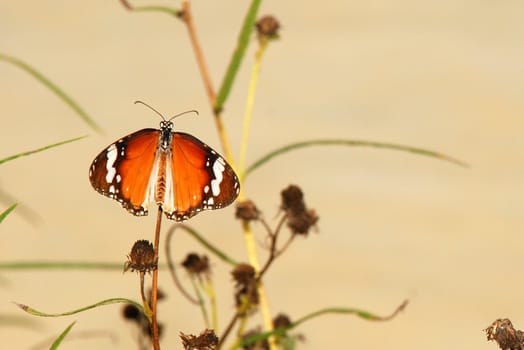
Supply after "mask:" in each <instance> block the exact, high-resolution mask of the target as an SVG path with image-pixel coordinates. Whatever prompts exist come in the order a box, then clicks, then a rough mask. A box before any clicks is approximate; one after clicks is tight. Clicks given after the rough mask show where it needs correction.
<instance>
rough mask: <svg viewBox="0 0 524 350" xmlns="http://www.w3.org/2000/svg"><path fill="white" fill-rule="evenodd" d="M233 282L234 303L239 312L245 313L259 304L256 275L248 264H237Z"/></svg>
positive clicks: (233, 273)
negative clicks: (234, 290) (234, 288)
mask: <svg viewBox="0 0 524 350" xmlns="http://www.w3.org/2000/svg"><path fill="white" fill-rule="evenodd" d="M231 274H232V275H233V279H234V280H235V287H236V292H235V301H236V305H237V308H239V311H241V312H247V311H249V310H252V308H253V307H254V306H256V305H258V303H259V296H258V291H257V280H256V273H255V269H254V268H253V266H251V265H249V264H238V265H237V266H236V267H235V269H234V270H233V272H232V273H231Z"/></svg>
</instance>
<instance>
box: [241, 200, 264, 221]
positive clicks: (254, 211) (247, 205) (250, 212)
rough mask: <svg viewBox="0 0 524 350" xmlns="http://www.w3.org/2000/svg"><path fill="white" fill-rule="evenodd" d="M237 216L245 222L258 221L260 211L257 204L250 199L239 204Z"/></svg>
mask: <svg viewBox="0 0 524 350" xmlns="http://www.w3.org/2000/svg"><path fill="white" fill-rule="evenodd" d="M235 216H236V218H237V219H241V220H244V221H252V220H258V218H259V217H260V211H259V210H258V208H257V207H256V205H255V203H254V202H253V201H252V200H250V199H248V200H245V201H243V202H239V203H238V204H237V211H236V213H235Z"/></svg>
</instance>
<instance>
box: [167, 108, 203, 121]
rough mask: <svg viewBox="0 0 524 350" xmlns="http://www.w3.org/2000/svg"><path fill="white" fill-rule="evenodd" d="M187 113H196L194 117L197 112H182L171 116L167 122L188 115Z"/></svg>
mask: <svg viewBox="0 0 524 350" xmlns="http://www.w3.org/2000/svg"><path fill="white" fill-rule="evenodd" d="M188 113H196V115H198V111H197V110H194V109H192V110H189V111H185V112H182V113H178V114H176V115H174V116H172V117H171V118H169V120H168V121H171V120H173V119H175V118H176V117H180V116H181V115H184V114H188Z"/></svg>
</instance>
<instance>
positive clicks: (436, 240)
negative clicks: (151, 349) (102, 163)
mask: <svg viewBox="0 0 524 350" xmlns="http://www.w3.org/2000/svg"><path fill="white" fill-rule="evenodd" d="M134 4H138V5H140V4H142V5H144V4H151V3H150V2H146V1H143V2H134ZM154 4H164V5H173V6H179V3H178V2H171V1H169V2H158V3H157V2H154ZM247 6H248V3H247V2H245V1H230V0H226V1H219V2H217V1H206V2H194V4H193V10H194V17H195V21H196V25H197V30H198V34H199V35H200V38H201V43H202V46H203V50H204V53H205V56H206V59H207V61H208V63H209V69H210V71H211V74H212V78H213V81H214V84H215V88H218V86H219V85H220V82H221V80H222V77H223V75H224V72H225V66H226V64H227V62H228V61H229V59H230V56H231V54H232V50H233V48H234V46H235V43H236V39H237V34H238V29H239V27H240V24H241V22H242V20H243V15H244V13H245V11H246V9H247ZM523 11H524V5H523V4H522V2H521V1H516V0H508V1H498V2H482V1H460V2H457V1H450V0H441V1H429V2H428V1H426V2H420V1H409V0H400V1H395V2H391V1H383V0H377V1H365V2H349V1H341V0H333V1H326V2H323V3H316V2H282V1H273V0H268V1H265V2H264V3H263V4H262V8H261V11H260V13H261V14H273V15H275V16H276V17H277V18H278V19H279V20H280V21H281V23H282V30H281V40H279V41H277V42H274V43H272V44H271V45H270V47H269V49H268V52H267V54H266V56H265V58H264V61H263V64H262V70H261V77H260V82H259V86H258V92H257V95H256V101H255V109H254V116H253V117H254V120H253V125H252V133H251V137H250V144H249V150H248V151H249V160H250V161H253V160H255V159H257V158H258V157H260V156H262V155H263V154H265V153H266V152H267V151H269V150H272V149H274V148H276V147H278V146H282V145H285V144H288V143H290V142H295V141H300V140H307V139H312V138H350V139H365V140H375V141H383V142H392V143H401V144H407V145H412V146H418V147H424V148H428V149H433V150H437V151H440V152H444V153H446V154H449V155H452V156H454V157H457V158H459V159H461V160H463V161H465V162H467V163H468V164H469V165H470V167H469V168H468V169H464V168H461V167H458V166H455V165H452V164H450V163H446V162H443V161H439V160H435V159H431V158H427V157H422V156H417V155H412V154H405V153H401V152H395V151H388V150H375V149H367V148H350V147H318V148H312V149H307V150H302V151H298V152H295V153H291V154H288V155H285V156H282V157H280V158H278V159H276V160H274V161H273V162H271V163H270V164H268V165H266V166H265V167H263V168H261V169H260V170H259V171H257V172H256V173H254V174H253V175H252V176H251V177H250V178H249V179H248V182H247V183H246V186H245V190H246V193H247V195H248V196H249V197H250V198H252V199H253V200H255V201H256V203H257V204H258V206H259V208H260V209H261V210H263V211H264V213H265V216H266V218H267V219H268V220H269V221H270V222H271V223H273V224H274V222H275V221H274V218H275V216H276V215H277V213H278V205H279V193H280V190H281V189H283V188H284V187H286V186H287V185H288V184H290V183H295V184H298V185H300V186H301V187H302V188H303V190H304V192H305V196H306V202H307V204H308V205H309V206H310V207H313V208H315V209H316V210H317V212H318V214H319V215H320V221H319V223H318V232H317V233H313V234H310V236H309V237H307V239H298V240H296V242H294V244H293V245H292V246H291V247H290V249H289V250H288V252H286V253H285V254H284V255H283V256H282V258H281V259H279V260H277V262H276V263H275V265H274V266H273V268H272V269H271V270H270V271H269V273H268V274H267V279H266V285H267V293H268V298H269V302H270V305H271V309H272V312H273V313H274V314H276V313H278V312H285V313H287V314H288V315H289V316H290V317H291V318H294V319H296V318H298V317H301V316H303V315H305V314H307V313H309V312H311V311H314V310H317V309H320V308H323V307H327V306H351V307H359V308H362V309H365V310H369V311H372V312H375V313H378V314H382V315H386V314H389V313H390V312H392V311H393V310H394V309H395V307H396V306H397V305H399V304H400V303H401V302H402V301H403V300H404V299H406V298H408V299H409V300H410V304H409V306H408V308H407V309H406V310H405V312H403V313H402V314H400V315H399V316H398V317H397V318H395V319H394V320H392V321H390V322H386V323H373V322H367V321H364V320H361V319H358V318H355V317H352V316H334V315H330V316H325V317H322V318H317V319H314V320H313V321H310V322H308V323H305V324H304V325H303V326H302V327H300V328H299V329H298V330H296V332H295V333H302V334H303V335H304V336H305V339H306V340H305V342H304V343H302V344H301V345H300V348H301V349H310V350H312V349H328V348H337V349H342V348H344V349H345V348H362V347H365V348H366V349H383V348H384V347H387V348H391V349H404V350H409V349H476V350H478V349H496V345H495V344H491V343H487V342H486V340H485V335H484V333H483V332H482V330H483V329H484V328H486V327H487V326H488V325H489V324H490V323H491V322H492V321H494V320H495V319H496V318H499V317H508V318H510V319H511V320H512V321H513V322H514V324H515V325H516V327H517V328H524V306H522V293H521V290H522V287H523V282H522V278H520V277H519V276H520V266H521V262H522V256H523V255H524V252H523V247H522V246H523V240H522V237H521V236H522V233H523V228H524V225H523V222H524V218H523V215H522V214H523V209H524V205H523V195H524V186H523V178H524V176H523V175H524V163H523V162H522V156H523V154H524V153H523V149H524V141H523V138H522V132H523V130H524V118H523V114H524V99H523V91H524V90H523V86H524V64H523V62H524V44H523V40H522V38H523V37H524V21H523V20H522V13H524V12H523ZM252 42H253V43H252V45H251V46H250V49H249V52H248V58H247V59H246V61H245V62H244V64H243V66H242V70H241V73H240V75H239V77H238V79H237V81H236V84H235V86H234V89H233V92H232V95H231V97H230V99H229V100H228V102H227V104H226V106H225V109H224V114H223V115H224V122H225V124H226V126H227V128H228V132H229V135H230V137H231V142H232V145H233V147H234V150H235V153H236V156H238V145H239V143H240V133H241V128H242V125H241V124H242V115H243V112H244V108H245V97H246V91H247V85H248V77H249V72H250V69H251V64H252V62H253V59H252V57H253V55H254V49H255V47H256V45H255V44H256V41H255V38H253V39H252ZM0 52H2V53H4V54H10V55H13V56H16V57H18V58H20V59H22V60H24V61H26V62H28V63H30V64H31V65H33V66H34V67H35V68H37V69H39V70H40V71H41V72H43V73H44V74H45V75H47V76H48V77H49V78H51V79H52V80H53V81H54V82H56V83H57V84H58V85H59V86H60V87H62V88H63V89H64V90H65V91H67V92H68V93H69V94H71V95H72V96H73V97H74V98H76V99H77V101H79V102H80V104H81V105H82V106H83V107H84V108H85V109H86V110H87V111H88V112H89V113H90V114H91V115H92V116H94V118H95V119H96V120H97V122H98V123H99V124H100V125H101V126H102V128H103V129H104V131H105V134H104V135H103V136H101V135H98V134H96V133H95V132H93V131H92V130H91V129H89V128H88V127H87V126H86V124H84V123H83V122H82V121H81V120H80V119H79V118H78V117H77V116H76V115H75V114H74V113H73V112H72V111H71V109H70V108H69V107H68V106H66V105H65V104H64V103H63V102H62V101H60V100H59V99H57V98H56V97H55V96H54V95H53V94H52V93H51V92H50V91H48V90H47V89H46V88H44V87H43V86H42V85H41V84H40V83H39V82H37V81H36V80H35V79H33V78H32V77H30V76H29V75H28V74H26V73H25V72H23V71H21V70H20V69H18V68H16V67H14V66H11V65H9V64H7V63H5V62H0V101H1V103H0V115H1V117H0V120H1V124H0V158H4V157H6V156H9V155H11V154H15V153H18V152H22V151H26V150H31V149H34V148H38V147H40V146H43V145H48V144H51V143H54V142H58V141H60V140H64V139H68V138H72V137H76V136H80V135H85V134H88V135H89V138H86V139H84V140H82V141H79V142H76V143H72V144H69V145H66V146H63V147H60V148H57V149H54V150H51V151H47V152H44V153H40V154H37V155H33V156H30V157H25V158H22V159H18V160H15V161H12V162H9V163H6V164H4V165H2V166H1V167H0V169H1V171H0V189H1V191H2V192H3V198H4V199H5V198H6V197H5V196H6V194H9V195H11V196H13V197H14V198H15V199H13V201H14V200H16V201H17V202H20V203H21V204H22V206H21V207H20V208H19V209H17V210H16V211H15V212H14V213H13V214H12V215H10V216H9V217H8V218H7V219H6V220H5V221H4V222H3V223H2V224H1V225H0V260H1V261H2V262H9V261H25V260H46V261H47V260H49V261H57V260H59V261H62V260H66V261H67V260H75V261H109V262H122V264H123V263H124V261H125V258H126V255H127V254H128V252H129V250H130V247H131V245H132V244H133V242H134V241H135V240H137V239H142V238H146V239H152V237H153V236H152V234H153V232H152V231H153V226H154V221H155V216H154V215H150V216H148V217H145V218H135V217H133V216H131V215H129V214H127V213H126V212H125V211H124V210H122V208H121V207H120V205H118V204H117V203H116V202H114V201H111V200H109V199H106V198H103V197H102V196H100V195H99V194H97V193H96V192H95V191H93V190H92V188H91V186H90V184H89V181H88V178H87V173H88V168H89V165H90V162H91V161H92V159H93V158H94V156H95V155H96V154H97V153H98V152H99V151H100V150H101V149H103V148H104V147H105V146H106V145H108V144H109V143H111V142H113V141H114V140H116V139H117V138H119V137H121V136H123V135H126V134H128V133H130V132H133V131H136V130H138V129H141V128H145V127H155V126H157V125H158V121H159V118H158V117H157V116H156V115H154V114H153V113H152V112H151V111H149V110H147V109H145V108H144V107H142V106H135V105H133V101H135V100H137V99H141V100H144V101H146V102H148V103H150V104H151V105H153V106H155V107H156V108H157V109H159V110H160V111H162V112H163V113H165V114H166V115H172V114H175V113H178V112H181V111H184V110H188V109H197V110H199V111H200V116H199V117H196V118H195V117H192V116H186V117H183V118H178V119H177V120H176V128H177V129H178V130H183V131H186V132H190V133H193V134H194V135H197V136H198V137H199V138H201V139H203V140H205V141H206V142H207V143H208V144H210V145H211V146H213V147H215V148H217V149H220V144H219V141H218V137H217V134H216V131H215V129H214V124H213V121H212V116H211V112H210V108H209V105H208V102H207V98H206V95H205V91H204V88H203V85H202V82H201V78H200V75H199V72H198V70H197V66H196V63H195V59H194V55H193V51H192V50H191V47H190V44H189V41H188V36H187V31H186V28H185V27H184V25H183V24H182V23H181V22H180V21H178V20H176V19H174V18H171V17H169V16H167V15H165V14H159V13H130V12H128V11H126V10H125V9H124V8H123V7H122V6H121V4H120V3H119V2H118V1H116V0H114V1H104V0H94V1H65V0H48V1H27V0H26V1H19V0H17V1H14V0H7V1H2V2H1V3H0ZM11 202H12V201H11V200H6V201H4V202H2V203H1V204H0V210H2V211H3V210H4V209H5V208H7V206H8V205H9V204H10V203H11ZM28 211H29V212H28ZM233 213H234V209H233V208H232V207H230V208H227V209H225V210H221V211H217V212H212V213H211V212H206V213H202V214H200V215H198V216H196V217H195V218H194V219H193V220H191V221H190V222H189V224H190V225H193V226H194V227H195V228H197V229H198V230H200V231H201V232H204V233H205V235H206V237H208V239H209V240H211V241H212V242H214V243H215V244H217V245H220V246H221V247H222V248H223V249H224V250H226V251H227V252H229V253H230V254H231V255H233V256H235V257H236V258H237V259H239V260H242V261H245V260H247V257H246V254H245V250H244V245H243V240H242V237H241V232H240V228H239V223H238V222H237V221H235V220H234V219H233ZM28 216H29V219H28ZM34 216H37V218H38V220H37V221H35V220H34ZM254 230H255V232H256V235H257V240H258V242H259V243H260V247H261V248H262V250H261V255H262V256H263V247H264V243H265V241H264V230H263V229H262V227H260V226H258V225H255V226H254ZM172 247H173V250H174V252H175V255H176V260H177V261H179V262H180V261H181V260H182V259H183V258H184V257H185V254H186V253H188V252H189V251H197V252H199V253H202V252H204V250H203V248H201V247H200V246H199V245H198V244H196V243H195V242H194V240H192V239H191V238H190V237H188V236H187V235H185V234H182V233H181V234H180V235H178V237H176V239H175V241H174V243H173V245H172ZM164 261H165V260H164ZM211 261H212V264H213V268H214V271H215V272H214V276H215V278H216V288H217V298H218V303H219V309H220V310H219V311H220V326H221V329H223V327H225V325H226V323H227V322H228V321H229V319H230V317H231V313H232V310H233V305H234V301H233V297H232V282H231V278H230V275H229V267H227V266H224V265H223V264H222V263H221V262H220V261H219V260H218V259H216V258H214V257H211ZM160 278H161V283H160V284H161V288H162V289H163V290H164V291H165V293H166V294H167V299H166V300H165V301H162V302H161V304H160V315H159V317H160V320H161V322H163V323H164V324H165V334H164V337H163V340H162V344H163V348H165V349H180V348H181V345H180V343H179V340H178V335H179V332H185V333H199V332H200V331H201V330H202V329H203V328H204V326H203V323H202V321H201V315H200V312H199V310H198V309H196V308H194V307H192V306H190V305H188V304H187V302H185V301H184V299H183V298H182V297H181V295H180V293H179V292H178V291H176V290H175V289H174V288H173V285H172V283H171V280H170V279H169V277H168V274H167V272H166V271H165V270H164V272H161V274H160ZM182 279H183V282H184V283H186V285H188V279H187V277H185V276H183V274H182ZM109 297H128V298H133V299H139V295H138V278H137V276H136V275H135V274H132V273H126V274H122V273H121V272H120V271H105V272H100V271H37V272H35V271H6V270H2V271H0V339H2V347H3V348H6V349H7V348H9V349H30V348H31V347H34V346H35V345H38V344H39V343H41V342H43V341H45V340H46V339H49V338H52V337H55V336H56V335H58V334H59V333H60V332H61V331H62V330H63V329H64V328H65V327H66V326H67V325H68V324H69V323H71V322H72V321H73V320H76V321H77V324H76V325H75V327H74V329H73V331H72V333H71V338H70V339H69V341H67V342H65V343H64V344H63V346H62V347H61V348H63V349H92V348H94V347H96V348H99V349H113V348H116V349H134V348H136V346H135V345H134V344H135V338H136V336H137V331H136V329H134V328H133V327H132V326H131V325H130V324H128V323H126V322H125V321H124V320H123V319H122V318H121V315H120V309H121V307H120V306H107V307H104V308H99V309H96V310H92V311H89V312H85V313H82V314H78V315H75V316H70V317H67V318H57V319H38V318H34V317H31V316H26V315H25V314H23V313H22V312H21V311H19V310H18V309H17V308H16V307H15V306H14V305H13V304H11V303H10V301H17V302H21V303H25V304H29V305H31V306H33V307H35V308H37V309H40V310H42V311H47V312H59V311H66V310H71V309H74V308H77V307H80V306H83V305H87V304H90V303H94V302H96V301H99V300H102V299H105V298H109ZM255 320H256V321H258V320H257V319H255ZM26 321H29V322H30V324H29V325H28V324H27V323H25V322H26ZM89 332H95V334H99V333H97V332H108V333H109V334H110V335H111V336H112V337H114V338H115V340H114V341H115V342H114V343H113V342H112V341H111V340H110V339H109V338H108V337H106V336H95V337H89V336H87V335H86V333H87V334H89ZM219 333H220V332H219ZM75 334H76V335H75ZM40 348H45V346H44V347H40Z"/></svg>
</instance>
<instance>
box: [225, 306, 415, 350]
mask: <svg viewBox="0 0 524 350" xmlns="http://www.w3.org/2000/svg"><path fill="white" fill-rule="evenodd" d="M407 305H408V301H407V300H404V302H403V303H402V304H400V305H399V306H398V307H397V308H396V309H395V311H393V312H392V313H391V314H390V315H388V316H379V315H376V314H373V313H370V312H368V311H365V310H362V309H356V308H338V307H335V308H327V309H321V310H318V311H315V312H312V313H310V314H307V315H306V316H303V317H301V318H299V319H298V320H297V321H295V322H292V323H291V324H290V325H289V326H287V327H282V328H277V329H275V330H273V331H271V332H263V333H259V334H255V335H253V336H251V337H248V338H245V339H243V340H242V341H240V342H239V343H238V346H236V347H235V348H241V347H244V346H247V345H249V344H253V343H255V342H257V341H259V340H263V339H267V338H269V337H270V336H282V335H285V334H286V332H287V331H289V330H291V329H293V328H296V327H298V326H299V325H300V324H302V323H304V322H306V321H308V320H310V319H313V318H315V317H318V316H322V315H325V314H347V315H349V314H353V315H355V316H357V317H359V318H362V319H365V320H368V321H389V320H391V319H392V318H394V317H395V316H397V315H398V314H399V313H400V312H401V311H403V310H404V309H405V308H406V306H407Z"/></svg>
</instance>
